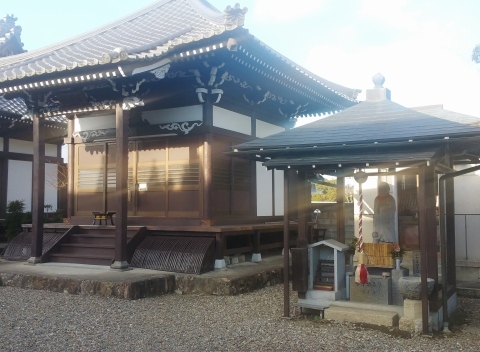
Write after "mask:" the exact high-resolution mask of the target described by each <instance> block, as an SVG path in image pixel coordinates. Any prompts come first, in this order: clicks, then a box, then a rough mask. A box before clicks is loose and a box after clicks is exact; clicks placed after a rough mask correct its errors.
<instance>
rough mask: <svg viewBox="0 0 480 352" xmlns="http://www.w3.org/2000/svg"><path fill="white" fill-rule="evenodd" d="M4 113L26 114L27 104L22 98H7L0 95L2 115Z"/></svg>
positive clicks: (0, 112)
mask: <svg viewBox="0 0 480 352" xmlns="http://www.w3.org/2000/svg"><path fill="white" fill-rule="evenodd" d="M3 113H8V114H12V115H18V116H24V115H25V114H26V113H27V106H26V105H25V102H24V101H23V99H21V98H16V99H11V100H7V99H4V98H3V97H1V96H0V116H1V115H3Z"/></svg>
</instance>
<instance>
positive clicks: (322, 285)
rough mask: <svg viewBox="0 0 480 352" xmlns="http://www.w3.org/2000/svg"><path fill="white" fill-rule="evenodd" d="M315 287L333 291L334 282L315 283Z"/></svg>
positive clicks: (315, 288)
mask: <svg viewBox="0 0 480 352" xmlns="http://www.w3.org/2000/svg"><path fill="white" fill-rule="evenodd" d="M313 289H314V290H321V291H333V284H330V283H318V284H313Z"/></svg>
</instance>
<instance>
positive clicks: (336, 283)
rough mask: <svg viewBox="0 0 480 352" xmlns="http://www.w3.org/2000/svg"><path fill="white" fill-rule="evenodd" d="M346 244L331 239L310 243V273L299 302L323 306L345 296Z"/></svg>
mask: <svg viewBox="0 0 480 352" xmlns="http://www.w3.org/2000/svg"><path fill="white" fill-rule="evenodd" d="M347 250H348V246H346V245H345V244H343V243H340V242H338V241H335V240H333V239H328V240H324V241H320V242H316V243H313V244H310V245H309V246H308V260H309V264H310V266H309V267H310V275H309V281H308V291H307V294H306V298H305V299H299V300H298V301H299V303H308V304H309V305H311V306H318V307H325V306H328V305H329V301H337V300H342V299H345V297H346V289H345V287H346V280H345V273H346V266H345V252H346V251H347Z"/></svg>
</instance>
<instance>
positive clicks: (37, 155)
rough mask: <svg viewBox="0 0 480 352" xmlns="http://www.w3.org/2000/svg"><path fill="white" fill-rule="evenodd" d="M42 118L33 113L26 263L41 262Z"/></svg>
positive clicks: (43, 133) (43, 160)
mask: <svg viewBox="0 0 480 352" xmlns="http://www.w3.org/2000/svg"><path fill="white" fill-rule="evenodd" d="M44 122H45V121H44V118H40V117H39V116H38V112H37V111H35V110H34V113H33V187H32V196H33V197H32V246H31V256H30V259H28V263H30V264H36V263H40V262H41V257H42V248H43V218H44V212H45V210H44V207H43V206H44V203H45V125H44Z"/></svg>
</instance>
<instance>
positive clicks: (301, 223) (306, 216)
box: [272, 170, 311, 248]
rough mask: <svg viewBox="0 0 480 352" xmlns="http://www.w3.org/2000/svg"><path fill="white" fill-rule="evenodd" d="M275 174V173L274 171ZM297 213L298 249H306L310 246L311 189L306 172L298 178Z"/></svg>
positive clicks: (300, 171) (302, 171)
mask: <svg viewBox="0 0 480 352" xmlns="http://www.w3.org/2000/svg"><path fill="white" fill-rule="evenodd" d="M272 172H273V171H272ZM296 186H297V187H296V189H297V211H298V239H297V247H298V248H306V247H307V245H308V239H307V238H308V221H309V220H310V208H311V196H310V192H311V187H310V182H308V180H307V172H306V171H305V170H299V171H298V177H297V185H296Z"/></svg>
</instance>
